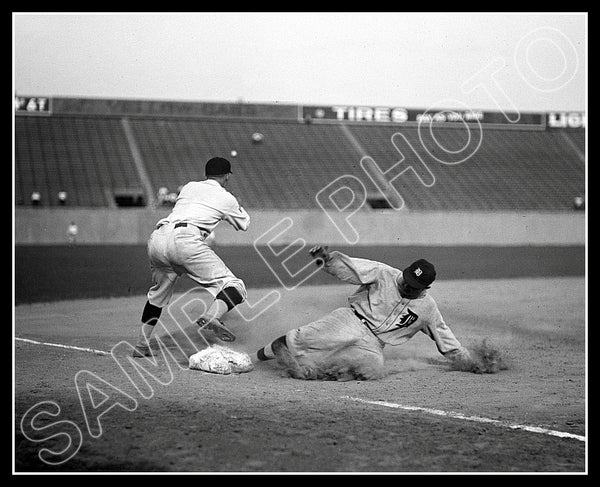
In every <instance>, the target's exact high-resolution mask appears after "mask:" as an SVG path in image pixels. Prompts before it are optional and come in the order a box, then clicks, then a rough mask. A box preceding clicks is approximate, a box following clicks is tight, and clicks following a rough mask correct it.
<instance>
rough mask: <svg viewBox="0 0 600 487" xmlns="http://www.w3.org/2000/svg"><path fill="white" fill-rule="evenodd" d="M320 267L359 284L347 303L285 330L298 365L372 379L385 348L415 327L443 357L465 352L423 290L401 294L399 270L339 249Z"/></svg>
mask: <svg viewBox="0 0 600 487" xmlns="http://www.w3.org/2000/svg"><path fill="white" fill-rule="evenodd" d="M323 269H324V270H325V272H327V273H329V274H331V275H333V276H335V277H337V278H338V279H340V280H342V281H344V282H348V283H351V284H357V285H359V286H360V287H359V288H358V289H357V290H356V291H355V292H354V293H353V294H352V295H350V296H349V297H348V303H349V305H350V306H349V307H343V308H338V309H336V310H334V311H333V312H331V313H329V314H327V315H325V316H324V317H322V318H320V319H319V320H316V321H314V322H312V323H309V324H307V325H305V326H302V327H300V328H296V329H294V330H290V331H289V332H287V334H286V342H287V346H288V348H289V349H290V351H291V353H292V355H293V356H294V357H295V358H296V360H297V361H298V363H299V364H300V365H306V366H309V367H313V368H314V367H316V368H317V369H319V370H322V371H326V372H333V373H335V372H336V371H340V370H348V369H352V370H353V371H354V372H355V373H356V374H358V375H361V376H363V377H365V378H376V377H378V376H380V375H381V374H382V373H383V353H382V352H383V348H384V346H385V345H386V344H389V345H400V344H402V343H405V342H406V341H407V340H409V339H410V338H412V337H413V336H414V335H415V334H416V333H418V332H419V331H420V332H423V333H425V334H426V335H427V336H428V337H430V338H431V339H432V340H433V341H434V342H435V344H436V346H437V349H438V351H439V352H440V353H441V354H442V355H444V356H445V357H448V358H450V359H454V358H455V357H458V356H469V352H468V351H467V349H466V348H464V347H463V346H462V345H461V344H460V342H459V341H458V340H457V338H456V337H455V336H454V334H453V332H452V330H451V329H450V328H449V327H448V326H447V325H446V323H445V322H444V319H443V318H442V315H441V313H440V311H439V309H438V307H437V304H436V302H435V301H434V299H433V298H432V297H431V296H430V295H429V294H427V292H426V291H423V293H422V294H421V295H420V296H419V298H417V299H407V298H403V297H402V296H401V295H400V292H399V289H398V283H399V280H400V278H401V277H402V271H401V270H399V269H395V268H394V267H391V266H389V265H387V264H383V263H380V262H375V261H372V260H367V259H357V258H352V257H348V256H347V255H345V254H343V253H341V252H337V251H333V252H330V260H329V261H328V262H326V263H325V264H324V266H323Z"/></svg>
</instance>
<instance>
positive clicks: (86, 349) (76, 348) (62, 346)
mask: <svg viewBox="0 0 600 487" xmlns="http://www.w3.org/2000/svg"><path fill="white" fill-rule="evenodd" d="M15 340H17V341H19V342H25V343H33V344H34V345H47V346H49V347H58V348H68V349H69V350H80V351H82V352H91V353H95V354H98V355H110V352H105V351H104V350H95V349H93V348H84V347H76V346H74V345H62V344H61V343H48V342H38V341H37V340H29V339H28V338H18V337H15Z"/></svg>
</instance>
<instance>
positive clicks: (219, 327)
mask: <svg viewBox="0 0 600 487" xmlns="http://www.w3.org/2000/svg"><path fill="white" fill-rule="evenodd" d="M196 323H197V324H198V326H200V328H204V329H206V330H210V331H212V332H213V333H214V334H215V335H216V336H217V338H218V339H219V340H221V341H223V342H233V341H235V335H234V334H233V333H232V332H231V331H229V330H228V329H227V327H226V326H225V325H224V324H223V322H222V321H220V320H218V319H216V318H215V319H213V320H210V321H209V322H207V321H206V320H205V319H204V318H200V319H198V321H196Z"/></svg>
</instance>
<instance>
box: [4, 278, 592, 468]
mask: <svg viewBox="0 0 600 487" xmlns="http://www.w3.org/2000/svg"><path fill="white" fill-rule="evenodd" d="M353 289H354V287H353V286H349V285H310V286H300V287H298V288H296V289H293V290H289V291H286V290H285V289H284V288H260V289H259V288H253V289H250V292H249V303H250V304H251V305H252V306H250V304H249V305H247V306H246V307H245V308H240V312H236V311H232V312H231V313H230V314H229V315H228V316H227V322H228V324H229V325H230V327H231V329H232V330H234V331H235V332H236V334H237V336H238V339H237V340H236V342H234V343H233V344H231V348H233V349H235V350H238V351H244V352H247V353H249V354H251V355H252V356H254V353H255V351H256V350H257V349H258V348H260V347H261V346H263V345H265V344H266V343H267V342H269V341H270V340H272V339H274V338H277V337H278V336H280V335H281V334H283V333H284V332H285V331H287V330H289V329H291V328H294V327H297V326H301V325H302V324H305V323H307V322H309V321H311V320H313V319H316V318H318V317H320V316H321V315H323V314H324V313H326V312H328V311H330V310H332V309H334V308H336V307H338V306H344V305H345V304H346V296H347V295H348V294H349V293H350V292H352V290H353ZM431 294H432V295H433V296H434V297H435V298H436V300H437V302H438V305H439V307H440V310H441V312H442V314H443V315H444V317H445V319H446V321H447V323H448V324H449V325H450V327H451V328H452V329H453V331H454V332H455V334H456V335H457V337H458V338H459V339H460V340H461V341H462V342H463V344H464V345H465V346H467V347H474V346H476V345H477V344H479V343H481V341H482V340H484V339H486V340H487V342H488V343H489V344H490V345H492V346H493V347H495V348H497V349H498V350H499V351H500V352H501V354H502V356H503V358H504V361H505V363H506V365H507V369H506V370H502V371H500V372H498V373H496V374H483V375H478V374H472V373H467V372H459V371H453V370H451V369H450V367H449V365H448V363H447V362H446V361H445V360H444V358H443V357H442V356H441V355H439V354H438V352H437V350H436V348H435V345H434V344H433V342H432V341H431V340H430V339H429V338H427V337H426V336H425V335H421V334H420V335H417V336H415V337H414V338H413V339H412V340H411V341H409V342H408V343H406V344H404V345H402V346H400V347H388V348H386V349H385V355H386V361H387V362H386V367H387V371H388V374H387V375H386V376H385V377H384V378H383V379H381V380H378V381H347V382H330V381H328V382H319V381H300V380H296V379H292V378H289V377H287V376H286V375H285V373H284V372H283V370H281V369H279V368H278V367H277V365H276V364H274V363H273V362H266V363H264V362H262V363H257V364H256V366H255V369H254V370H253V371H251V372H249V373H245V374H236V375H216V374H208V373H204V372H200V371H197V370H190V369H189V368H188V367H187V357H188V356H189V355H191V354H192V353H194V352H195V351H196V350H197V349H201V348H203V347H204V346H205V343H204V342H203V340H202V338H201V337H200V335H199V334H198V333H197V330H196V329H195V327H194V326H193V325H190V324H189V323H190V318H189V317H190V316H195V312H197V311H198V309H200V308H201V307H202V306H203V305H204V303H205V302H206V295H205V294H203V293H200V292H186V293H182V294H181V295H179V296H177V298H179V299H175V300H174V302H173V304H172V305H171V307H170V308H169V311H168V312H164V313H163V317H162V326H164V329H163V331H162V332H161V333H159V336H162V338H163V342H164V343H165V344H167V345H168V350H170V351H172V352H173V355H174V358H170V357H169V356H167V357H166V362H165V357H162V356H161V355H159V357H158V362H159V367H157V368H156V369H153V368H151V367H149V372H152V373H154V374H155V375H156V377H157V379H159V380H160V381H161V382H162V383H161V382H157V381H155V380H153V379H152V378H150V377H148V376H147V382H144V381H143V379H142V378H141V376H138V375H136V373H135V371H134V369H133V368H132V367H133V366H131V365H128V363H126V360H124V359H122V356H120V355H119V353H120V352H118V351H117V348H118V347H117V348H114V347H115V345H117V344H119V343H120V342H123V341H129V342H133V341H134V340H135V337H136V335H137V331H138V322H139V317H140V314H141V310H142V307H143V305H144V302H145V297H144V296H143V294H139V295H135V296H127V297H115V298H103V299H80V300H73V301H57V302H46V303H33V304H20V305H18V306H16V307H15V309H14V328H15V330H14V331H15V337H17V338H18V340H16V341H15V352H14V366H15V375H14V384H15V385H14V388H15V391H14V392H15V397H14V399H15V417H14V419H15V422H14V428H15V431H14V440H15V445H14V446H15V449H14V452H15V454H14V469H15V471H16V472H17V473H19V472H34V471H35V472H37V471H44V472H198V473H238V472H239V473H265V472H272V473H314V472H332V473H348V472H358V473H383V472H387V473H500V472H506V473H585V472H587V440H586V433H587V427H586V418H587V411H586V406H587V375H586V373H587V367H586V365H587V355H586V352H587V345H586V337H587V331H586V316H585V295H586V288H585V279H584V277H583V276H563V277H533V278H506V279H489V280H487V279H478V280H468V279H457V280H443V279H440V280H439V281H436V283H435V285H434V287H433V288H432V290H431ZM191 298H194V300H195V301H194V300H191ZM167 332H168V333H167ZM205 336H206V337H207V338H208V339H209V341H210V342H215V341H216V340H214V339H212V338H211V337H210V336H209V334H208V333H206V335H205ZM20 339H26V340H33V341H35V342H31V341H22V340H20ZM38 342H41V343H44V344H40V343H38ZM50 343H51V344H58V345H65V346H70V347H79V348H61V347H57V346H51V345H48V344H50ZM85 349H93V350H96V351H98V352H111V350H113V351H114V354H113V355H110V354H106V355H102V354H100V353H94V352H93V351H91V350H85ZM119 350H120V349H119ZM119 357H121V360H119ZM119 363H124V364H125V369H121V367H120V366H119ZM169 364H170V365H169ZM169 371H170V373H169ZM126 372H127V373H128V374H130V377H132V379H133V380H129V379H128V375H127V374H126ZM140 391H141V392H140ZM142 393H143V394H142ZM102 401H105V402H102ZM37 413H39V414H37ZM36 414H37V416H36ZM59 421H62V422H61V423H59ZM60 433H62V434H60ZM69 439H70V440H71V443H70V444H69ZM63 450H64V451H63ZM40 454H41V455H42V457H44V461H42V460H41V459H40V456H39V455H40ZM50 463H55V465H51V464H50Z"/></svg>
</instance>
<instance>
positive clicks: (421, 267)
mask: <svg viewBox="0 0 600 487" xmlns="http://www.w3.org/2000/svg"><path fill="white" fill-rule="evenodd" d="M402 277H403V278H404V280H405V281H406V282H407V283H408V285H409V286H412V287H416V288H419V289H425V288H428V287H429V286H430V285H431V283H432V282H433V281H435V267H433V264H432V263H431V262H427V261H426V260H425V259H419V260H416V261H414V262H413V263H412V264H411V265H409V266H408V267H407V268H406V269H404V270H403V271H402Z"/></svg>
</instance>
